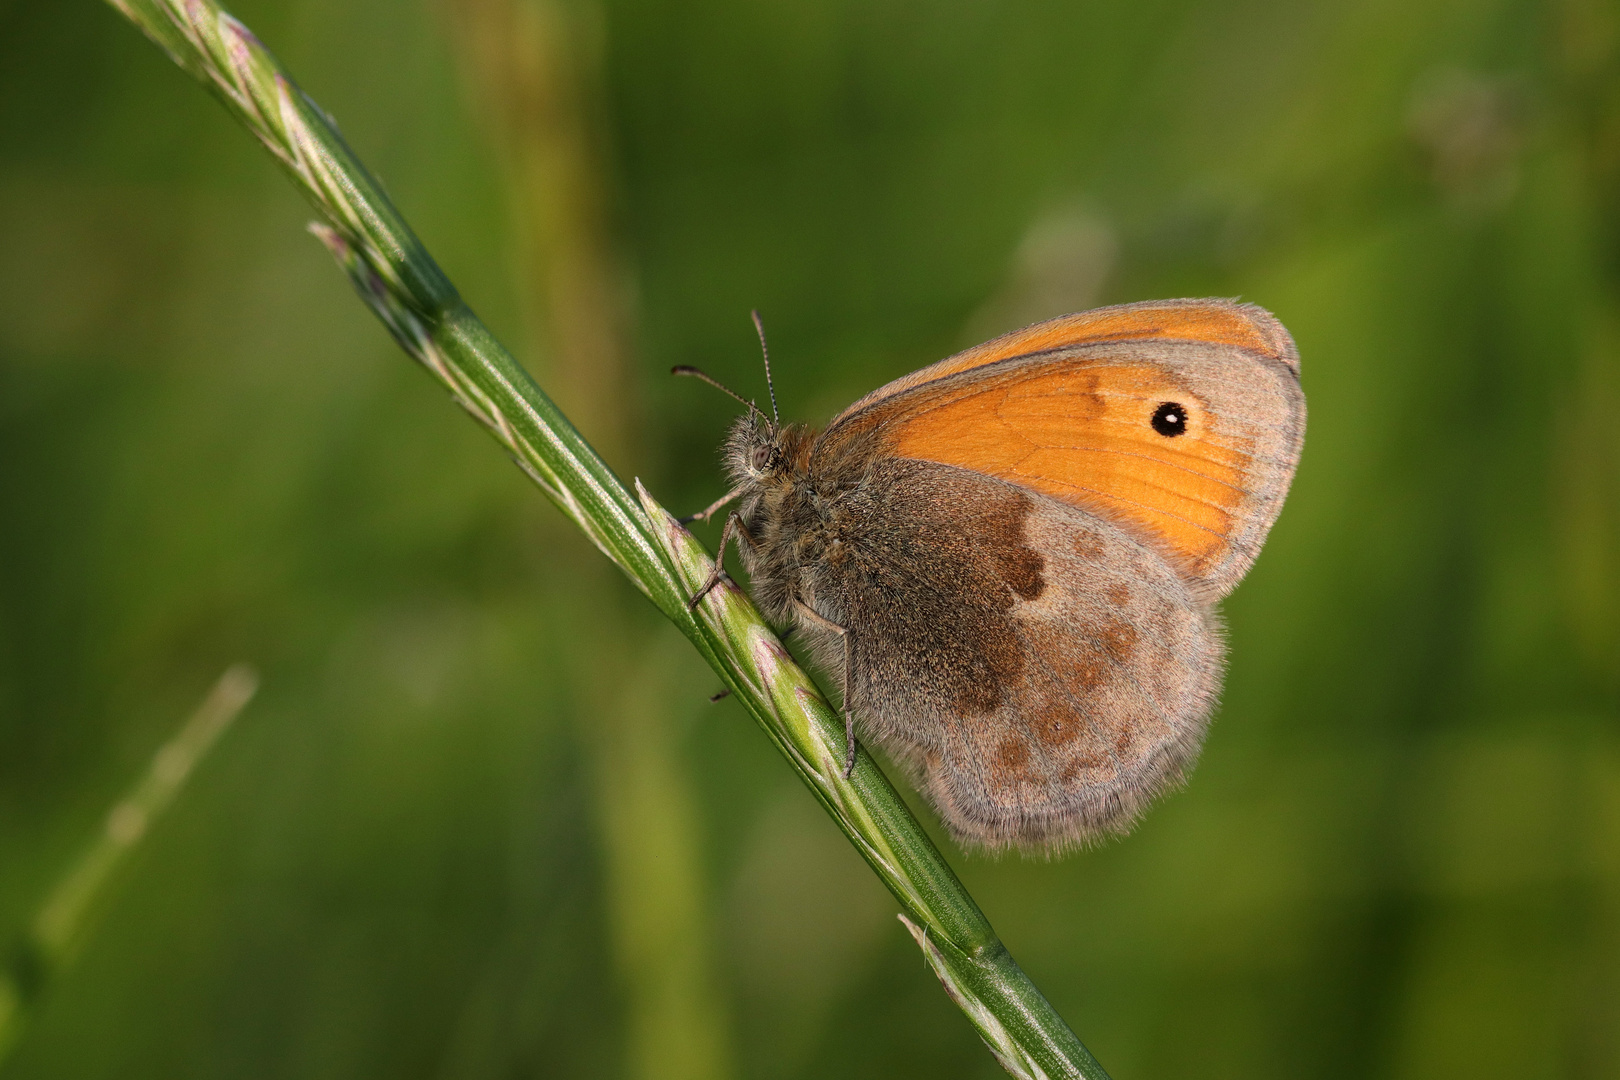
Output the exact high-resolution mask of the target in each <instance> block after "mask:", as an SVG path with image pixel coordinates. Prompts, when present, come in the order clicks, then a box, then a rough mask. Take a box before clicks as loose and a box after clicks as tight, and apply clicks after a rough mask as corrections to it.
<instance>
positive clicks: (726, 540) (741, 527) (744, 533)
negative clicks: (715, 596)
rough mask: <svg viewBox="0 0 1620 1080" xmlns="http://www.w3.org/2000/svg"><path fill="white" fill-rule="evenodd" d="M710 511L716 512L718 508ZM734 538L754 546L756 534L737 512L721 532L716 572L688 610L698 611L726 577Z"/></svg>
mask: <svg viewBox="0 0 1620 1080" xmlns="http://www.w3.org/2000/svg"><path fill="white" fill-rule="evenodd" d="M709 509H710V510H714V509H716V507H710V508H709ZM732 537H736V538H738V539H739V540H744V541H747V543H748V546H749V547H753V546H754V534H753V533H751V532H749V531H748V526H747V525H745V524H743V519H742V514H740V513H738V512H737V511H735V510H733V511H732V512H731V513H730V514H728V515H727V516H726V524H725V526H724V527H723V528H721V530H720V547H719V548H718V549H716V551H715V553H714V572H713V573H711V574H710V575H709V580H708V581H705V582H704V583H703V587H702V588H701V589H699V590H698V591H697V592H696V593H695V594H693V596H692V599H690V600H688V601H687V602H686V607H687V609H688V610H696V609H697V606H698V604H700V603H702V602H703V598H704V597H705V596H708V595H709V590H710V589H712V588H714V587H715V586H716V585H718V584H720V579H721V578H723V577H725V576H726V548H727V547H729V546H730V544H731V540H732Z"/></svg>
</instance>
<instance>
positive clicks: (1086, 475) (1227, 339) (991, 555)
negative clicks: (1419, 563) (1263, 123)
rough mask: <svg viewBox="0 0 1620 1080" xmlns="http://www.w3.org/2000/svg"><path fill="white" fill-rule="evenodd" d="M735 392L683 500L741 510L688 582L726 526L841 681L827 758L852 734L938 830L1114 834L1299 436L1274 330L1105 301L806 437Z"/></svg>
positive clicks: (784, 617) (1212, 681) (1183, 745)
mask: <svg viewBox="0 0 1620 1080" xmlns="http://www.w3.org/2000/svg"><path fill="white" fill-rule="evenodd" d="M755 321H756V325H757V324H758V316H757V314H756V316H755ZM760 339H761V345H762V347H763V344H764V334H763V330H761V333H760ZM676 370H677V372H678V373H682V374H696V375H699V376H700V377H702V378H704V379H705V380H707V381H710V382H713V380H711V379H708V377H707V376H704V375H702V373H701V372H698V371H696V370H695V369H690V368H678V369H676ZM769 375H770V367H769V356H768V354H767V357H766V376H767V379H769ZM715 385H717V386H718V385H719V384H718V383H715ZM721 389H725V388H724V387H721ZM727 392H728V393H730V391H727ZM733 396H734V397H735V396H737V395H733ZM739 400H742V399H741V398H739ZM745 404H748V405H749V411H748V412H747V413H746V414H745V415H743V416H742V417H740V418H739V419H738V420H737V421H736V423H735V424H734V425H733V427H732V429H731V432H730V434H729V436H728V438H727V440H726V443H725V446H724V451H723V456H724V460H725V464H726V467H727V470H728V472H729V473H730V475H731V478H732V480H733V481H734V487H733V488H732V490H731V491H729V492H728V493H727V494H726V496H725V497H723V498H722V499H720V500H718V501H717V502H716V503H715V504H714V505H713V506H710V507H709V508H708V509H706V510H705V511H704V512H703V513H702V514H699V515H694V516H696V517H700V518H703V519H704V520H707V519H708V518H709V517H710V516H712V515H713V514H715V513H717V512H718V511H719V510H721V509H722V508H724V507H725V506H726V505H728V504H729V503H731V502H733V501H735V502H736V504H737V505H736V507H735V509H733V510H732V511H731V512H730V514H729V515H728V516H727V518H726V521H725V526H724V528H723V530H722V532H721V541H720V554H719V557H718V559H717V560H716V564H715V571H714V576H712V577H711V578H710V580H709V581H708V582H707V583H706V584H705V586H704V587H703V589H701V590H700V591H699V592H698V593H697V595H696V596H695V597H694V598H693V601H692V602H693V604H694V605H695V604H696V603H697V602H698V601H699V600H700V599H701V598H702V596H703V594H704V593H705V592H707V591H708V589H710V588H712V587H713V585H714V584H716V583H717V582H718V581H719V578H720V574H721V573H722V569H721V568H722V566H723V563H724V559H725V552H726V548H727V546H728V545H729V544H730V543H731V542H733V541H736V542H737V544H738V548H739V551H740V553H741V555H742V559H743V563H744V565H745V566H746V567H747V569H748V572H749V575H750V578H751V584H752V592H753V596H754V600H755V602H756V603H757V604H758V606H759V607H760V609H761V610H762V611H763V612H764V613H765V615H766V616H767V617H768V618H770V619H771V620H772V621H773V622H775V623H776V624H777V625H782V624H788V625H790V626H791V627H792V628H793V629H794V630H795V631H796V632H799V633H801V634H802V636H803V638H805V639H807V640H808V643H809V648H810V650H811V653H812V655H813V656H814V657H815V658H816V660H817V661H818V662H819V663H820V665H821V666H822V667H823V668H824V669H826V670H828V671H830V672H832V673H834V675H835V677H836V678H837V680H838V681H839V682H840V683H841V685H842V687H843V708H844V716H845V724H846V735H847V738H848V758H847V763H846V775H848V770H849V769H850V768H852V767H853V765H854V761H855V753H856V744H855V733H856V730H857V728H858V729H859V731H860V732H861V734H862V735H863V736H864V737H865V738H867V739H869V740H871V741H873V742H875V743H876V744H878V745H879V746H881V747H882V748H883V749H884V750H885V751H886V752H887V753H888V754H889V755H890V756H891V757H892V758H893V759H894V760H895V761H896V762H898V763H899V764H900V765H901V766H902V767H903V768H905V769H906V770H908V771H909V773H910V774H911V775H912V778H913V779H914V781H915V782H916V783H917V784H918V786H919V788H920V790H922V791H923V792H924V793H925V794H926V795H927V796H928V798H929V800H930V801H931V802H932V804H933V805H934V807H935V808H936V809H937V810H938V812H939V815H940V817H941V818H942V819H943V821H944V823H945V824H946V826H947V827H948V828H949V830H950V831H951V833H952V834H953V835H954V836H955V837H956V838H957V839H958V840H959V841H960V842H962V843H964V844H966V845H968V846H975V847H982V848H988V849H1001V848H1007V847H1016V848H1019V849H1022V850H1025V851H1032V852H1041V851H1045V852H1053V851H1061V850H1063V849H1066V848H1070V847H1074V846H1078V845H1084V844H1086V843H1090V842H1093V841H1095V840H1097V839H1099V838H1102V837H1104V836H1106V835H1109V834H1119V833H1123V832H1125V831H1127V830H1129V828H1130V827H1131V826H1132V824H1133V823H1134V822H1135V821H1136V819H1137V818H1138V817H1139V816H1140V814H1141V813H1142V811H1143V810H1144V809H1145V807H1146V806H1147V804H1148V803H1149V802H1150V801H1151V800H1152V799H1153V798H1154V797H1155V796H1156V795H1158V794H1159V793H1161V792H1163V791H1164V790H1166V789H1168V788H1171V787H1174V786H1176V785H1178V784H1180V783H1181V782H1182V781H1183V779H1184V777H1185V775H1186V773H1187V771H1188V769H1189V768H1190V767H1191V765H1192V764H1193V762H1194V761H1195V760H1196V758H1197V756H1198V753H1199V749H1200V747H1201V745H1202V743H1203V739H1204V734H1205V731H1206V729H1207V727H1208V723H1209V716H1210V713H1211V711H1212V710H1213V708H1214V706H1215V703H1216V697H1217V694H1218V692H1219V689H1220V683H1221V676H1222V672H1223V667H1224V661H1225V644H1224V641H1223V639H1222V631H1221V624H1220V619H1219V616H1218V613H1217V611H1216V603H1217V602H1218V601H1219V600H1220V599H1221V598H1222V597H1224V596H1226V595H1227V594H1228V593H1229V592H1231V590H1232V589H1233V587H1234V586H1236V585H1237V583H1238V581H1239V580H1240V579H1241V578H1242V577H1243V575H1244V574H1245V573H1246V572H1247V571H1248V569H1249V567H1250V565H1251V564H1252V563H1253V562H1254V560H1255V557H1256V555H1258V554H1259V551H1260V547H1261V545H1262V544H1263V543H1264V542H1265V538H1266V534H1267V533H1268V532H1269V531H1270V529H1271V526H1272V523H1273V522H1275V521H1276V519H1277V514H1278V512H1279V511H1280V510H1281V508H1282V504H1283V499H1284V497H1285V496H1286V495H1287V493H1288V487H1289V483H1290V482H1291V480H1292V479H1293V475H1294V469H1295V466H1296V465H1297V463H1298V461H1299V454H1300V447H1301V444H1302V442H1303V439H1304V432H1305V397H1304V394H1303V392H1302V391H1301V389H1300V381H1299V354H1298V351H1297V350H1296V348H1295V346H1294V343H1293V340H1292V338H1290V336H1289V334H1288V332H1287V331H1286V330H1285V329H1284V328H1283V326H1282V324H1281V323H1279V322H1278V321H1277V320H1276V319H1275V318H1273V317H1272V316H1271V315H1270V314H1269V313H1267V312H1266V311H1264V310H1262V309H1261V308H1259V307H1255V306H1253V305H1250V304H1241V303H1237V302H1235V301H1229V300H1167V301H1154V302H1148V303H1137V304H1124V305H1119V306H1116V307H1106V308H1099V309H1097V310H1094V311H1087V312H1082V313H1079V314H1074V315H1065V316H1063V317H1061V318H1057V319H1052V320H1050V321H1048V322H1043V323H1038V324H1036V325H1033V326H1029V327H1026V328H1024V329H1022V330H1016V331H1014V332H1012V333H1009V334H1005V335H1003V336H1001V337H998V338H996V339H995V340H993V341H990V342H988V343H986V344H984V345H980V346H978V347H976V348H972V349H968V350H966V351H965V352H961V353H958V354H956V355H955V356H952V357H950V358H948V359H945V360H941V361H939V362H938V363H936V364H933V365H931V366H929V367H925V368H923V369H921V370H919V371H916V372H913V373H912V374H910V375H907V376H905V377H903V378H900V379H896V380H895V381H894V382H891V383H889V384H888V385H886V386H884V387H882V388H880V389H878V390H875V391H873V392H872V393H870V394H868V395H866V396H865V397H863V398H861V399H860V400H859V401H857V402H855V403H854V404H853V405H851V406H849V408H847V409H845V410H844V411H843V412H841V413H839V414H838V416H836V417H835V418H834V419H833V421H832V423H831V424H829V425H828V426H827V428H826V429H825V430H824V431H816V430H814V429H811V428H808V427H805V426H802V425H798V424H783V423H781V422H780V421H779V419H778V418H777V415H776V401H775V390H774V388H772V390H771V406H772V415H771V416H770V417H766V416H765V415H764V413H763V412H762V411H761V410H759V409H758V408H756V407H754V406H753V405H752V403H748V402H745Z"/></svg>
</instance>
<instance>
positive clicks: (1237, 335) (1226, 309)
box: [833, 300, 1299, 424]
mask: <svg viewBox="0 0 1620 1080" xmlns="http://www.w3.org/2000/svg"><path fill="white" fill-rule="evenodd" d="M1145 340H1158V341H1172V340H1173V341H1196V342H1202V343H1204V344H1208V345H1235V346H1237V347H1238V348H1241V349H1248V350H1249V351H1251V352H1257V353H1260V354H1262V355H1264V356H1267V357H1270V358H1271V359H1274V360H1282V361H1283V362H1285V363H1287V364H1289V365H1290V366H1292V367H1293V368H1294V369H1295V370H1296V371H1297V370H1298V365H1299V359H1298V356H1297V355H1296V354H1295V353H1294V346H1293V340H1292V339H1291V338H1290V337H1289V336H1288V332H1287V331H1286V330H1284V329H1283V327H1282V324H1281V323H1279V322H1278V321H1277V320H1276V319H1274V318H1273V317H1272V316H1271V315H1270V314H1269V313H1268V312H1266V311H1265V310H1263V309H1262V308H1258V307H1256V306H1254V305H1253V304H1239V303H1235V302H1233V301H1231V300H1149V301H1146V302H1144V303H1139V304H1118V305H1115V306H1114V307H1105V308H1097V309H1096V310H1095V311H1082V312H1080V313H1078V314H1075V315H1064V316H1062V317H1061V318H1057V319H1051V320H1048V321H1047V322H1043V323H1036V324H1035V325H1034V326H1026V327H1024V328H1023V329H1022V330H1014V331H1013V332H1012V333H1010V334H1003V335H1001V336H1000V337H998V338H995V339H993V340H991V341H987V342H985V343H984V344H983V345H978V346H975V347H974V348H971V349H967V350H964V351H963V352H959V353H957V354H956V355H955V356H951V357H947V358H946V359H944V360H941V361H939V362H938V363H936V364H930V365H929V366H928V367H925V368H922V369H920V370H917V371H913V372H912V373H911V374H910V375H906V376H904V377H903V378H899V379H896V380H894V381H893V382H891V383H889V384H887V385H885V386H882V387H879V388H878V389H877V390H874V391H873V392H872V393H870V394H867V395H866V396H865V397H863V398H861V399H860V400H859V401H857V402H856V403H855V404H853V405H851V406H850V407H849V408H847V409H845V410H844V411H843V412H842V413H840V414H839V415H838V416H837V417H835V418H834V420H833V423H834V424H836V423H838V421H839V420H842V419H843V418H844V417H846V416H851V415H853V414H855V413H857V412H859V411H860V410H862V409H864V408H866V407H867V406H868V405H874V404H876V403H877V402H879V401H882V400H883V399H884V398H887V397H892V396H893V395H895V394H899V393H902V392H904V391H906V390H910V389H912V388H913V387H917V386H921V385H923V384H924V383H930V382H933V381H935V380H936V379H943V378H945V377H946V376H948V375H955V374H958V373H960V372H963V371H971V370H972V369H974V368H977V367H983V366H984V365H986V364H994V363H998V362H1000V361H1002V360H1011V359H1013V358H1015V357H1021V356H1030V355H1033V354H1035V353H1041V352H1048V351H1050V350H1052V349H1065V348H1070V347H1072V346H1075V345H1094V344H1099V343H1101V342H1105V341H1145Z"/></svg>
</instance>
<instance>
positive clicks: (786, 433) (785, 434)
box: [724, 409, 811, 487]
mask: <svg viewBox="0 0 1620 1080" xmlns="http://www.w3.org/2000/svg"><path fill="white" fill-rule="evenodd" d="M810 438H811V436H810V432H809V431H807V430H806V429H805V428H803V427H801V426H800V425H798V424H779V423H777V422H776V421H775V420H773V419H771V418H770V417H768V416H766V415H765V414H764V413H763V412H760V411H759V410H758V409H750V410H748V412H746V413H744V414H743V415H742V416H739V417H738V418H737V420H736V422H735V423H734V424H732V425H731V434H730V435H729V436H728V437H727V438H726V448H725V452H724V453H725V460H726V471H727V472H729V473H730V474H731V478H732V481H733V482H734V483H736V484H739V485H743V486H758V487H772V486H775V485H777V484H781V483H784V482H790V481H791V480H792V478H793V477H794V476H795V475H796V474H797V472H799V471H801V470H802V468H803V466H804V464H805V461H806V459H807V458H808V457H809V452H810Z"/></svg>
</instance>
